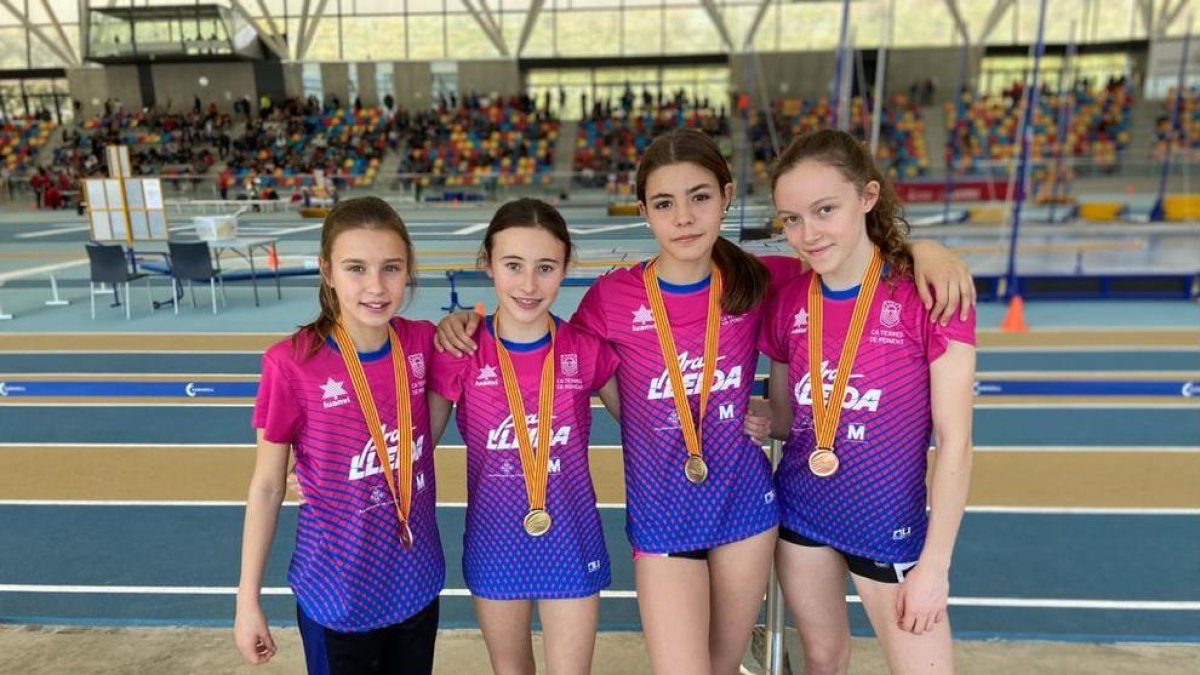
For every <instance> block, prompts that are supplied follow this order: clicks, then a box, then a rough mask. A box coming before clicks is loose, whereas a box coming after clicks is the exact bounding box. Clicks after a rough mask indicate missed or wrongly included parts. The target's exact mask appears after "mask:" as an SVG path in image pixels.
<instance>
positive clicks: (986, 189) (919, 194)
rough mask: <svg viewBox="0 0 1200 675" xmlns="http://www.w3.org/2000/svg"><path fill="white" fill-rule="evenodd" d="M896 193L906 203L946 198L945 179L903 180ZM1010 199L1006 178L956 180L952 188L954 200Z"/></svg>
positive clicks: (940, 200) (926, 202)
mask: <svg viewBox="0 0 1200 675" xmlns="http://www.w3.org/2000/svg"><path fill="white" fill-rule="evenodd" d="M895 187H896V194H897V195H898V196H899V197H900V201H902V202H904V203H906V204H929V203H935V202H943V201H945V200H946V182H945V181H901V182H898V183H896V184H895ZM1005 199H1008V181H1006V180H996V181H988V180H979V179H968V180H955V181H954V184H953V186H951V190H950V201H952V202H988V201H1003V200H1005Z"/></svg>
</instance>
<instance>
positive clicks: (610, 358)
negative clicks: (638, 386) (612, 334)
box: [589, 336, 619, 391]
mask: <svg viewBox="0 0 1200 675" xmlns="http://www.w3.org/2000/svg"><path fill="white" fill-rule="evenodd" d="M589 337H590V336H589ZM593 348H594V350H595V354H596V366H595V371H594V372H593V373H592V391H597V390H599V389H600V388H601V387H603V386H604V385H605V383H607V382H608V380H609V378H611V377H612V376H613V375H615V374H616V372H617V365H618V364H619V361H618V360H617V352H616V351H615V350H613V348H612V346H611V345H609V344H608V343H607V342H605V341H604V340H601V339H598V338H597V339H594V340H593Z"/></svg>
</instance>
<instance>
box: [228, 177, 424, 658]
mask: <svg viewBox="0 0 1200 675" xmlns="http://www.w3.org/2000/svg"><path fill="white" fill-rule="evenodd" d="M320 267H321V285H320V291H319V294H318V299H319V301H320V306H321V311H320V315H319V316H318V317H317V319H316V320H315V321H313V322H312V323H310V324H308V325H306V326H302V327H301V328H300V329H299V330H298V331H297V332H296V333H295V334H294V335H292V336H291V338H289V339H285V340H281V341H280V342H278V343H276V344H275V345H273V346H272V347H270V348H269V349H268V350H267V351H266V353H265V354H264V355H263V369H262V379H261V382H260V384H259V389H258V398H257V400H256V402H255V406H254V415H253V420H252V423H253V425H254V427H255V428H256V429H257V430H258V449H257V458H256V460H255V466H254V475H253V477H252V478H251V480H250V490H249V494H248V495H247V499H246V519H245V530H244V533H243V537H242V572H241V580H240V582H239V584H238V593H237V616H236V619H235V621H234V639H235V641H236V643H237V646H238V650H239V651H240V652H241V653H242V656H243V657H244V658H245V659H246V660H247V661H248V662H250V663H254V664H260V663H265V662H267V661H269V660H271V658H272V657H273V656H274V655H275V642H274V640H273V639H272V637H271V632H270V630H269V629H268V627H267V619H266V615H265V614H264V613H263V611H262V606H261V602H260V599H259V595H260V593H261V589H262V579H263V569H264V567H265V565H266V562H267V554H268V552H269V550H270V546H271V541H272V539H273V538H274V535H275V528H276V524H277V522H278V518H279V508H280V504H281V502H282V501H283V495H284V486H285V479H286V475H287V465H288V459H289V455H294V456H295V464H296V478H297V479H298V481H299V485H300V486H301V488H302V490H303V496H304V502H303V504H302V506H301V507H300V509H299V517H298V521H297V524H296V546H295V551H294V553H293V554H292V561H291V566H290V568H289V570H288V584H289V585H290V586H291V588H292V591H293V592H294V594H295V596H296V615H297V620H298V622H299V624H300V635H301V638H302V639H303V642H304V654H305V660H306V662H307V664H308V672H309V673H330V674H340V673H355V674H357V673H383V672H386V673H404V674H409V673H411V674H413V675H426V674H428V673H430V672H432V670H433V648H434V641H435V638H436V636H437V625H438V594H439V593H440V592H441V589H442V584H443V582H444V578H445V562H444V560H443V555H442V545H441V539H440V537H439V535H438V529H437V522H436V520H435V519H434V507H435V494H436V489H435V485H434V465H433V452H432V449H433V446H434V444H435V442H436V438H437V437H438V436H440V435H441V431H442V427H444V425H445V419H444V418H443V419H441V420H440V421H437V422H436V423H435V426H436V427H437V428H431V423H430V415H429V407H428V405H427V403H426V395H425V390H426V375H427V370H428V368H427V365H428V364H429V363H430V361H431V360H432V355H433V352H432V343H433V332H434V328H433V325H432V324H430V323H429V322H425V321H410V320H408V319H404V318H401V317H399V316H396V313H397V312H398V311H399V310H400V307H401V305H402V304H403V302H404V297H405V290H406V287H407V286H409V285H411V284H412V282H413V280H414V278H415V270H416V260H415V259H414V251H413V245H412V240H411V239H410V238H409V236H408V231H407V230H406V229H405V226H404V222H403V221H402V220H401V219H400V216H398V215H397V214H396V212H395V211H394V210H392V208H391V207H390V206H388V204H387V203H386V202H384V201H382V200H380V199H377V198H374V197H364V198H361V199H351V200H348V201H343V202H341V203H340V204H338V205H337V206H335V207H334V208H333V210H332V211H330V212H329V215H328V216H327V217H326V218H325V223H324V226H323V228H322V230H321V252H320Z"/></svg>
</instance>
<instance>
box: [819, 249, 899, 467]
mask: <svg viewBox="0 0 1200 675" xmlns="http://www.w3.org/2000/svg"><path fill="white" fill-rule="evenodd" d="M882 271H883V256H881V255H880V254H879V249H873V250H872V253H871V263H870V264H869V265H867V271H866V273H865V274H864V275H863V279H862V284H861V285H860V286H859V289H858V298H857V299H855V301H854V314H853V315H852V316H851V318H850V329H849V332H847V333H846V341H845V342H843V343H842V355H841V357H840V358H839V359H838V368H837V374H836V375H835V376H834V378H833V390H832V391H830V392H829V400H828V401H826V400H825V378H824V373H823V372H822V370H823V369H822V368H821V305H822V303H823V302H824V299H823V298H822V296H821V277H820V276H819V275H817V274H816V273H814V274H813V275H812V279H811V280H810V281H809V284H808V379H809V383H810V384H809V388H810V390H811V391H812V413H813V428H814V429H815V431H816V437H817V448H818V449H825V450H830V451H832V450H833V437H834V435H835V434H837V428H838V421H840V420H841V419H842V401H844V400H845V397H846V385H847V384H848V383H849V382H850V371H851V370H852V369H853V367H854V357H855V355H857V354H858V341H859V339H860V338H861V337H862V332H863V326H865V325H866V323H867V312H868V310H870V309H871V301H872V300H873V299H874V298H875V289H876V287H877V286H878V285H879V275H880V273H881V272H882Z"/></svg>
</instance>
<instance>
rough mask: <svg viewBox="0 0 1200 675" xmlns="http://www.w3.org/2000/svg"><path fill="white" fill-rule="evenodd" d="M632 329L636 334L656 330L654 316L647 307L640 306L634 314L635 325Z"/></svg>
mask: <svg viewBox="0 0 1200 675" xmlns="http://www.w3.org/2000/svg"><path fill="white" fill-rule="evenodd" d="M631 328H632V329H633V332H635V333H639V332H641V331H644V330H654V314H653V313H652V312H651V311H650V310H649V309H647V308H646V306H645V305H638V308H637V310H635V311H634V312H633V325H632V326H631Z"/></svg>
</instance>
